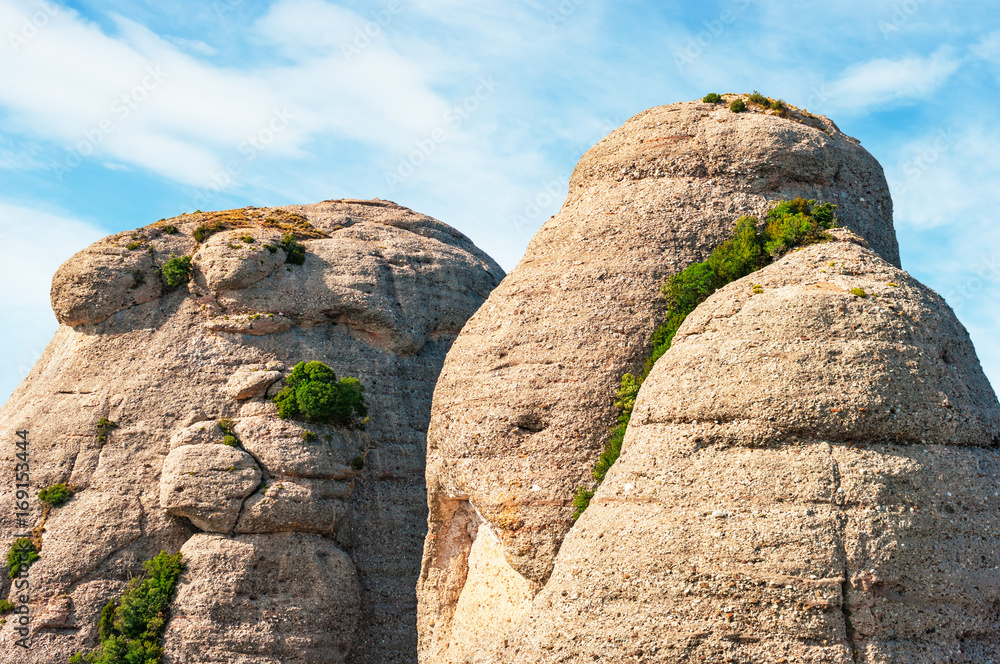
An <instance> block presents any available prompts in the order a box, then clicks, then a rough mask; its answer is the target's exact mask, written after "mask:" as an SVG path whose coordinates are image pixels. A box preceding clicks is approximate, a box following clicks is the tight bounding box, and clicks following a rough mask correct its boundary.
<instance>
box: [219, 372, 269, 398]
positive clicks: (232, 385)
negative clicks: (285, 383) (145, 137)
mask: <svg viewBox="0 0 1000 664" xmlns="http://www.w3.org/2000/svg"><path fill="white" fill-rule="evenodd" d="M281 377H282V374H281V372H280V371H260V370H258V369H250V370H246V371H237V372H236V373H234V374H233V375H232V376H230V378H229V381H228V382H227V383H226V394H228V395H229V396H230V397H232V398H233V399H250V398H253V397H262V396H264V393H266V392H267V388H269V387H271V385H272V384H273V383H274V382H275V381H277V380H278V379H280V378H281Z"/></svg>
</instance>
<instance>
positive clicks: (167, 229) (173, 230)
mask: <svg viewBox="0 0 1000 664" xmlns="http://www.w3.org/2000/svg"><path fill="white" fill-rule="evenodd" d="M163 232H164V233H166V234H167V235H177V227H176V226H174V225H173V224H167V225H166V226H164V227H163Z"/></svg>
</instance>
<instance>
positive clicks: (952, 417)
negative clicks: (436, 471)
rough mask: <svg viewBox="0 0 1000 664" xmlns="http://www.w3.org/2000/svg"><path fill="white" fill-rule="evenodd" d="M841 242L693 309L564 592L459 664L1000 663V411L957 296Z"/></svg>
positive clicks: (580, 545) (555, 584) (552, 581)
mask: <svg viewBox="0 0 1000 664" xmlns="http://www.w3.org/2000/svg"><path fill="white" fill-rule="evenodd" d="M834 234H835V235H836V236H837V237H838V238H839V241H836V242H829V243H824V244H819V245H815V246H812V247H808V248H805V249H801V250H799V251H796V252H793V253H791V254H789V255H788V256H786V257H785V258H783V259H782V260H780V261H778V262H776V263H775V264H773V265H771V266H769V267H767V268H764V269H763V270H761V271H759V272H757V273H755V274H753V275H750V276H749V277H746V278H744V279H741V280H739V281H736V282H734V283H732V284H730V285H729V286H727V287H725V288H723V289H722V290H720V291H719V292H717V293H716V294H715V295H713V296H712V297H710V298H709V299H708V300H707V301H706V302H704V303H703V304H702V305H701V306H699V307H698V309H697V310H696V311H695V312H694V313H693V314H692V315H691V316H689V317H688V319H687V321H685V323H684V325H683V326H682V327H681V329H680V330H679V332H678V336H677V338H676V341H675V343H674V345H673V346H672V348H671V349H670V350H669V351H668V352H667V353H666V354H665V355H664V356H663V358H662V359H661V360H660V361H659V362H658V363H657V364H656V366H655V367H654V369H653V372H652V374H651V375H650V376H649V378H648V379H647V380H646V382H645V383H644V384H643V386H642V389H641V390H640V392H639V395H638V399H637V402H636V407H635V411H634V414H633V417H632V421H631V424H630V426H629V429H628V433H627V434H626V438H625V442H624V446H623V450H622V455H621V457H620V458H619V460H618V462H617V463H616V464H615V465H614V466H613V467H612V468H611V470H610V472H609V473H608V475H607V478H606V480H605V481H604V483H603V484H602V485H601V486H600V488H599V489H598V491H597V493H596V495H595V497H594V499H593V500H592V502H591V504H590V506H589V507H588V508H587V510H586V511H585V512H584V514H583V516H582V517H581V518H580V519H579V520H578V521H577V522H576V524H575V525H574V527H573V528H572V529H571V530H570V532H569V535H568V536H567V537H566V539H565V541H564V542H563V545H562V547H561V549H560V551H559V554H558V556H557V558H556V561H555V566H554V570H553V573H552V575H551V576H550V578H549V579H548V581H547V583H546V585H545V587H544V589H542V590H541V591H540V592H539V593H538V594H537V595H536V596H535V597H534V599H533V601H532V603H531V606H530V609H528V610H527V611H523V612H522V613H521V620H520V622H519V623H518V624H517V625H516V626H514V627H513V628H512V629H510V630H509V633H508V634H507V635H505V636H504V637H502V638H498V637H495V636H494V637H493V638H492V639H488V638H485V637H481V636H480V635H479V634H475V635H474V637H475V638H478V639H479V640H478V641H477V642H473V641H465V642H463V643H460V649H457V650H456V652H463V653H471V652H473V651H475V650H477V649H476V648H475V645H477V644H478V646H479V648H478V652H476V654H475V655H472V656H466V657H465V658H464V659H463V660H461V661H476V662H505V663H515V662H516V663H519V664H520V663H524V664H527V663H528V662H530V663H532V664H538V663H542V662H565V661H574V662H583V661H602V662H623V663H624V662H636V661H643V662H664V663H666V662H781V661H786V662H815V663H820V662H822V663H830V664H834V663H836V664H890V663H898V662H906V663H907V664H957V663H960V662H961V663H968V664H971V663H973V662H993V661H1000V614H998V613H997V610H996V607H997V606H1000V569H998V567H997V561H998V560H1000V453H998V451H997V443H998V442H1000V441H998V439H997V434H998V433H1000V404H998V402H997V397H996V395H995V394H994V393H993V391H992V389H991V388H990V386H989V383H988V382H987V381H986V378H985V376H984V375H983V373H982V369H981V368H980V365H979V361H978V359H977V358H976V354H975V351H974V349H973V347H972V343H971V341H970V340H969V337H968V334H967V332H966V330H965V329H964V328H963V327H962V326H961V324H960V323H959V322H958V321H957V320H956V319H955V316H954V314H953V313H952V311H951V310H950V309H949V308H948V306H947V305H946V304H945V303H944V301H943V300H942V299H941V297H940V296H938V295H937V294H936V293H934V292H933V291H931V290H930V289H928V288H926V287H925V286H922V285H921V284H919V283H918V282H916V281H915V280H914V279H913V278H912V277H910V276H909V275H908V274H906V273H905V272H902V271H900V270H899V269H897V268H895V267H893V266H892V265H890V264H888V263H886V262H885V261H884V260H882V259H881V258H879V257H878V256H876V255H875V254H874V253H872V252H871V251H869V250H868V249H865V248H863V247H862V246H860V245H859V244H858V242H859V239H858V238H857V237H856V236H852V235H851V234H850V233H846V232H835V233H834ZM831 263H833V265H831ZM890 283H895V284H898V286H895V287H894V286H889V284H890ZM754 284H758V285H760V286H763V293H761V294H756V295H755V294H754V293H753V285H754ZM858 287H861V288H864V290H865V291H866V292H867V293H868V294H869V295H868V297H865V298H861V297H858V296H856V295H853V294H851V292H850V291H851V289H852V288H858ZM469 576H470V578H471V576H472V575H471V572H470V575H469ZM457 624H458V619H457V617H456V629H457ZM503 639H506V641H504V640H503ZM456 660H457V658H456ZM424 661H435V660H433V659H431V660H428V659H426V658H425V660H424Z"/></svg>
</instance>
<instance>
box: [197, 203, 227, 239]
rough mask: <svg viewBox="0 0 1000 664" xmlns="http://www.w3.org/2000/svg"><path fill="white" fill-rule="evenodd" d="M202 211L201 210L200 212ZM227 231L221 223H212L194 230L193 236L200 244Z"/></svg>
mask: <svg viewBox="0 0 1000 664" xmlns="http://www.w3.org/2000/svg"><path fill="white" fill-rule="evenodd" d="M200 211H201V210H199V212H200ZM225 229H226V226H225V224H223V223H222V222H221V221H212V222H209V223H207V224H202V225H201V226H199V227H198V228H196V229H194V233H193V236H194V239H195V240H197V241H198V242H204V241H205V240H207V239H208V238H210V237H212V236H213V235H215V234H216V233H218V232H219V231H223V230H225Z"/></svg>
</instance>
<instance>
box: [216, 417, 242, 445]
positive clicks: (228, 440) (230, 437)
mask: <svg viewBox="0 0 1000 664" xmlns="http://www.w3.org/2000/svg"><path fill="white" fill-rule="evenodd" d="M215 426H217V427H219V430H220V431H222V433H223V437H222V444H223V445H228V446H229V447H239V446H240V439H239V437H237V435H236V422H234V421H233V420H231V419H229V418H228V417H224V418H222V419H221V420H219V421H218V422H216V423H215Z"/></svg>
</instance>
